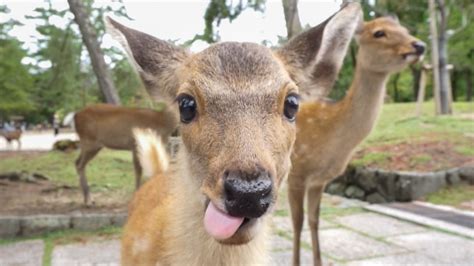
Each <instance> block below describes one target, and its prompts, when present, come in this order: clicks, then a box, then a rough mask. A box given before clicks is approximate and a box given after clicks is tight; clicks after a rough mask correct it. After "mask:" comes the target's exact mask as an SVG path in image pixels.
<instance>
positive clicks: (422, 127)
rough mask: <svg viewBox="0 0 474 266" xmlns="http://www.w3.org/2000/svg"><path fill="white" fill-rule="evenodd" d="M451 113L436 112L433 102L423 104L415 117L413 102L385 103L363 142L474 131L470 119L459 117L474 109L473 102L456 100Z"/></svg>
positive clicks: (409, 138) (380, 143)
mask: <svg viewBox="0 0 474 266" xmlns="http://www.w3.org/2000/svg"><path fill="white" fill-rule="evenodd" d="M453 109H454V115H453V116H435V115H434V103H433V102H426V103H424V104H423V114H422V116H420V117H416V113H415V110H416V104H415V103H390V104H384V106H383V109H382V113H381V115H380V118H379V120H378V122H377V124H376V126H375V128H374V130H373V131H372V133H371V134H370V135H369V137H368V138H367V139H366V140H365V142H364V143H363V144H362V145H363V146H364V147H367V146H372V145H382V144H393V143H399V142H402V141H408V140H410V141H412V140H416V139H420V138H426V137H427V136H429V135H431V136H432V135H436V137H437V138H438V139H451V138H456V137H457V136H461V135H463V134H465V133H474V125H473V123H474V122H473V120H470V119H468V118H463V117H460V116H459V114H462V113H474V104H473V103H469V102H456V103H454V106H453Z"/></svg>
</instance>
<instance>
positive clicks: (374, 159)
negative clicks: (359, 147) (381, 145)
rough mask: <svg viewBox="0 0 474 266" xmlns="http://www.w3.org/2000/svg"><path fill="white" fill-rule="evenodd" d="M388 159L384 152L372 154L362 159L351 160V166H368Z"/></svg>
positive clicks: (387, 154)
mask: <svg viewBox="0 0 474 266" xmlns="http://www.w3.org/2000/svg"><path fill="white" fill-rule="evenodd" d="M389 157H390V154H389V153H386V152H373V153H368V154H366V155H365V156H364V157H363V158H361V159H357V160H353V161H352V164H353V165H355V166H363V165H369V164H372V163H383V162H385V161H387V159H388V158H389Z"/></svg>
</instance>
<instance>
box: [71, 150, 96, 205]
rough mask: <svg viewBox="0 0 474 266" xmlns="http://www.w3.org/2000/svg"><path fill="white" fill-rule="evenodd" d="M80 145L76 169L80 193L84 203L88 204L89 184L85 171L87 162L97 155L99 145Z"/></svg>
mask: <svg viewBox="0 0 474 266" xmlns="http://www.w3.org/2000/svg"><path fill="white" fill-rule="evenodd" d="M84 146H85V145H81V154H80V155H79V157H78V158H77V160H76V170H77V174H78V175H79V182H80V184H81V189H82V194H83V196H84V204H86V205H88V204H89V200H90V194H89V185H88V184H87V177H86V173H85V169H86V165H87V163H88V162H89V161H90V160H91V159H92V158H94V156H96V155H97V153H98V152H99V151H100V149H101V147H87V148H86V147H84Z"/></svg>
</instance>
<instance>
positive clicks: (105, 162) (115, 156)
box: [0, 149, 135, 192]
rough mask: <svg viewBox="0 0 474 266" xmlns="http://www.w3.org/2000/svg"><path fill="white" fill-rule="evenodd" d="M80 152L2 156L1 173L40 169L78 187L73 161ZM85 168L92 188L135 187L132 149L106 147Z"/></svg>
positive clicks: (52, 176) (62, 182)
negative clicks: (121, 149)
mask: <svg viewBox="0 0 474 266" xmlns="http://www.w3.org/2000/svg"><path fill="white" fill-rule="evenodd" d="M78 154H79V152H78V151H75V152H71V153H64V152H59V151H51V152H45V153H39V154H34V155H18V156H15V157H12V158H6V159H3V160H0V173H1V172H10V171H22V170H25V171H29V172H38V173H41V174H44V175H46V176H48V177H49V178H50V179H51V181H53V182H54V183H56V184H61V185H69V186H75V187H77V186H78V177H77V173H76V169H75V165H74V162H75V160H76V158H77V156H78ZM86 171H87V178H88V181H89V185H90V186H91V190H92V191H102V190H112V191H117V190H123V191H126V192H132V191H133V190H134V184H135V174H134V170H133V163H132V154H131V152H128V151H113V150H107V149H104V150H102V151H101V152H100V153H99V154H98V155H97V156H96V157H95V158H94V159H92V161H91V162H89V164H88V165H87V168H86Z"/></svg>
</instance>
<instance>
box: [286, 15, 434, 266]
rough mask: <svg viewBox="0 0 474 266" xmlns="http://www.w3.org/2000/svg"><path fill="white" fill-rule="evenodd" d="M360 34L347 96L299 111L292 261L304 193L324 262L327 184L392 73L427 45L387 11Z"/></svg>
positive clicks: (370, 118) (369, 120)
mask: <svg viewBox="0 0 474 266" xmlns="http://www.w3.org/2000/svg"><path fill="white" fill-rule="evenodd" d="M356 40H357V41H358V43H359V51H358V54H357V65H356V68H355V74H354V78H353V81H352V85H351V87H350V88H349V91H348V93H347V95H346V97H345V98H344V99H343V100H341V101H339V102H336V103H326V102H323V101H312V102H308V103H305V104H302V106H301V108H300V112H299V113H298V116H297V123H296V125H297V135H296V142H295V146H294V151H293V154H292V157H291V161H292V164H293V167H292V171H291V173H290V175H289V179H288V187H289V194H288V195H289V200H290V207H291V217H292V221H293V229H294V238H293V264H294V265H299V263H300V236H301V230H302V227H303V218H304V210H303V205H304V197H305V194H307V200H308V206H307V209H308V223H309V228H310V230H311V239H312V244H313V260H314V264H315V265H321V254H320V248H319V241H318V221H319V206H320V201H321V195H322V193H323V190H324V187H325V185H326V184H327V183H328V182H329V181H331V180H332V179H333V178H335V177H337V176H338V175H340V174H341V173H342V172H343V171H344V169H345V168H346V166H347V164H348V162H349V159H350V158H351V155H352V153H353V151H354V149H355V148H356V146H357V145H358V144H359V143H360V142H362V140H363V139H364V138H365V137H367V135H368V134H369V133H370V131H371V130H372V128H373V126H374V124H375V121H376V120H377V117H378V114H379V113H380V108H381V106H382V103H383V98H384V95H385V83H386V81H387V79H388V77H389V76H390V74H391V73H393V72H397V71H400V70H402V69H403V68H405V67H406V66H408V65H409V64H412V63H415V62H417V61H418V60H420V57H421V56H422V55H423V52H424V50H425V46H424V44H423V43H422V42H421V41H419V40H418V39H416V38H415V37H413V36H411V35H410V34H409V33H408V31H407V30H406V29H405V28H404V27H403V26H401V25H400V24H399V23H398V21H397V20H395V19H393V18H388V17H384V18H378V19H375V20H373V21H370V22H366V23H364V25H363V28H362V29H361V30H360V32H357V33H356Z"/></svg>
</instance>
